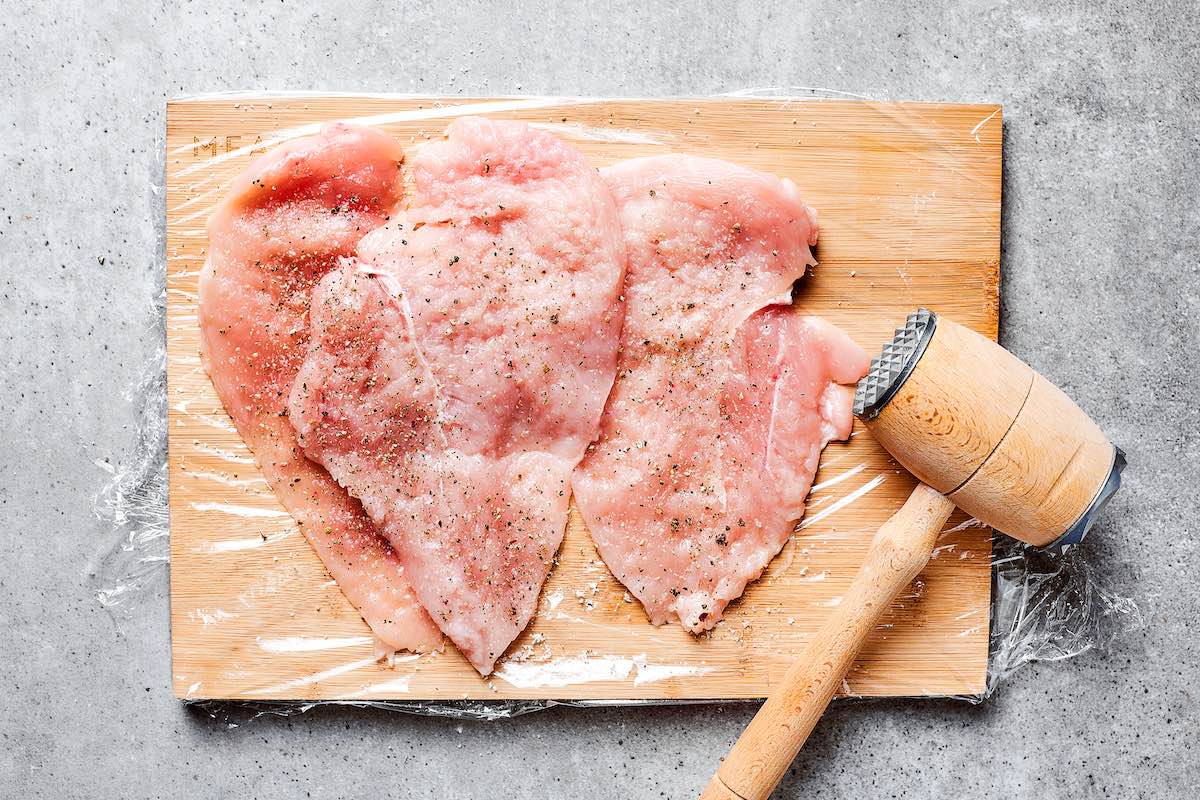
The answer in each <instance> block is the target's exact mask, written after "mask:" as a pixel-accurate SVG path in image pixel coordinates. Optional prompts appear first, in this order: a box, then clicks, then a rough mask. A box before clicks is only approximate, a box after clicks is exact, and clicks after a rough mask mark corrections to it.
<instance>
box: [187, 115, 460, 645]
mask: <svg viewBox="0 0 1200 800" xmlns="http://www.w3.org/2000/svg"><path fill="white" fill-rule="evenodd" d="M402 158H403V153H402V152H401V150H400V148H399V146H398V145H397V144H396V143H395V142H394V141H392V139H390V138H389V137H387V136H385V135H384V134H382V133H379V132H378V131H373V130H370V129H366V128H351V127H346V126H328V127H326V128H324V129H322V130H321V132H320V133H319V134H317V135H315V136H311V137H306V138H303V139H297V140H295V141H293V142H290V143H288V144H285V145H283V146H281V147H278V148H276V149H275V150H272V151H271V152H270V153H268V154H267V155H265V156H263V157H262V158H260V159H258V160H256V161H255V162H254V163H252V164H251V165H250V166H249V167H247V169H246V171H245V173H244V174H242V175H241V176H240V177H239V178H238V179H237V181H236V182H235V183H234V185H233V187H232V189H231V190H230V193H229V195H228V196H227V197H226V199H225V201H224V202H223V203H222V205H221V206H220V208H218V209H217V211H216V212H215V213H214V214H213V216H212V218H211V219H210V220H209V223H208V238H209V256H208V261H207V263H206V264H205V265H204V270H203V272H202V273H201V276H200V311H199V316H200V332H201V353H202V356H203V360H204V365H205V368H206V369H207V370H208V373H209V375H210V376H211V377H212V381H213V384H214V385H215V386H216V389H217V394H218V395H220V397H221V401H222V402H223V403H224V404H225V409H226V411H228V412H229V415H230V417H232V418H233V421H234V424H235V425H236V426H237V429H238V432H239V433H240V434H241V435H242V438H243V439H244V440H245V442H246V444H247V446H249V448H250V449H251V450H252V451H253V452H254V458H255V460H256V461H257V462H258V466H259V468H260V469H261V470H262V473H263V475H264V476H265V477H266V479H267V481H268V482H269V483H270V484H271V487H272V488H273V489H274V490H275V494H276V496H278V498H279V500H280V502H281V503H283V505H284V507H285V508H287V510H288V511H289V512H290V513H291V514H292V516H293V517H295V519H296V522H297V523H299V525H300V528H301V530H303V531H304V535H305V536H306V537H307V538H308V541H309V542H310V543H311V544H312V546H313V549H314V550H316V552H317V555H318V556H320V558H321V561H322V562H324V564H325V567H326V568H327V569H328V570H329V572H330V574H331V575H332V576H333V577H334V579H335V580H336V581H337V583H338V586H340V587H341V589H342V591H343V592H344V593H345V594H346V597H347V598H349V600H350V602H351V603H353V604H354V606H355V608H357V609H358V611H359V613H361V614H362V616H363V619H365V620H366V621H367V624H368V625H370V626H371V629H372V630H373V631H374V632H375V634H376V636H378V637H379V639H381V640H382V641H383V642H384V643H385V644H386V645H388V646H390V647H392V648H396V649H406V650H429V649H433V648H436V647H438V646H439V644H440V642H441V634H440V633H439V631H438V629H437V627H436V626H434V624H433V622H432V620H431V619H430V618H429V617H428V615H426V613H425V612H424V610H423V609H422V608H421V606H420V604H419V603H418V602H417V600H416V598H415V596H414V595H413V593H412V590H411V588H410V587H409V584H408V582H407V581H406V580H405V579H404V569H403V567H402V566H401V565H400V561H399V559H397V557H396V554H395V552H394V551H393V550H392V548H391V546H390V545H389V544H388V542H387V540H386V539H384V538H383V537H382V536H380V534H379V533H378V532H377V531H376V530H375V528H374V526H373V525H372V524H371V521H370V520H369V519H368V518H367V516H366V514H364V513H363V510H362V507H361V506H360V505H359V503H358V501H357V500H355V499H354V498H352V497H350V495H349V494H347V493H346V491H345V490H344V489H342V488H341V487H340V486H338V485H337V483H335V482H334V481H333V479H332V478H330V476H329V474H328V473H327V472H326V471H325V470H324V469H322V468H321V467H320V466H318V465H317V464H314V463H313V462H311V461H309V460H307V459H306V458H305V457H304V455H303V453H302V452H301V451H300V447H299V445H298V443H297V441H296V435H295V432H294V431H293V429H292V427H291V425H290V424H289V423H288V420H287V410H286V409H287V398H288V392H289V391H290V390H291V387H292V382H293V380H294V379H295V377H296V372H297V370H298V369H299V368H300V364H301V362H302V361H303V359H304V354H305V352H306V350H307V345H308V310H309V295H310V293H311V291H312V288H313V286H314V285H315V284H316V283H317V281H319V280H320V279H321V278H322V277H323V276H324V275H325V274H326V273H327V272H329V270H330V269H331V268H333V267H334V266H335V264H336V263H337V260H338V258H339V257H341V256H345V255H348V254H350V253H353V252H354V249H355V246H356V245H357V244H358V240H359V239H360V238H362V236H363V235H364V234H365V233H367V232H368V231H370V230H372V229H374V228H377V227H379V226H380V225H382V224H383V222H384V220H385V219H386V216H385V215H387V214H388V213H389V212H390V210H391V209H392V207H393V206H395V205H396V203H397V202H398V200H399V193H400V191H401V184H400V181H399V177H400V172H399V164H400V161H401V159H402Z"/></svg>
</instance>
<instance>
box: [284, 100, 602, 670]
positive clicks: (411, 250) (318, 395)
mask: <svg viewBox="0 0 1200 800" xmlns="http://www.w3.org/2000/svg"><path fill="white" fill-rule="evenodd" d="M446 133H447V138H446V139H445V140H444V141H438V142H432V143H429V144H425V145H423V146H421V147H419V148H418V149H417V150H416V151H415V152H414V153H413V154H412V156H411V158H410V161H409V163H410V165H411V171H412V178H413V184H414V186H415V189H414V191H413V194H412V196H411V205H410V207H409V208H408V209H407V210H406V211H404V212H402V213H400V214H399V215H397V216H396V217H394V218H393V219H392V221H391V222H390V223H389V224H388V225H386V226H385V227H383V228H381V229H379V230H378V231H376V232H374V233H372V234H370V235H369V236H367V237H366V238H365V239H363V241H362V242H361V243H360V245H359V261H358V262H357V263H353V264H346V265H345V266H344V267H343V268H342V269H340V270H338V271H335V272H334V273H333V274H331V275H330V276H329V277H328V278H326V279H325V280H324V281H323V282H322V284H321V285H320V286H319V287H318V289H317V292H316V293H315V295H314V299H313V307H314V311H313V328H312V330H313V346H312V349H311V351H310V352H309V354H308V357H307V360H306V361H305V364H304V366H303V368H302V369H301V370H300V374H299V376H298V377H297V379H296V382H295V385H294V388H293V391H292V395H291V403H290V409H291V420H292V422H293V424H294V425H295V426H296V429H297V431H298V432H299V434H300V439H301V442H302V443H303V445H304V447H305V451H306V452H307V453H308V455H309V456H310V457H311V458H313V459H315V460H317V461H319V462H320V463H321V464H323V465H325V466H326V467H327V468H328V469H329V471H330V473H331V474H333V475H334V477H335V478H336V479H337V480H338V481H339V482H340V483H341V484H342V485H343V486H345V487H347V488H348V489H349V491H350V492H351V494H353V495H354V496H356V497H358V498H360V499H361V500H362V502H363V505H364V507H365V508H366V509H367V512H368V513H369V514H370V516H371V518H372V519H373V520H374V521H375V522H376V524H377V525H378V526H379V527H380V529H381V530H382V531H384V532H385V533H386V535H387V537H388V539H389V540H390V542H391V543H392V545H393V547H394V548H395V549H396V552H397V553H398V554H399V556H400V559H401V561H402V562H403V564H404V567H405V570H406V574H407V575H408V576H409V578H410V579H411V580H412V583H413V585H414V587H415V589H416V592H417V595H418V596H419V598H420V600H421V602H422V604H423V605H424V606H425V608H426V609H427V610H428V611H429V613H430V614H431V615H432V617H433V618H434V620H435V621H436V622H437V624H438V625H439V626H440V627H441V629H442V630H443V631H444V632H445V633H446V635H447V636H449V638H450V639H451V640H452V641H454V643H455V644H456V645H457V646H458V647H459V649H460V650H461V651H462V653H463V654H464V655H465V656H466V657H467V658H468V659H469V660H470V662H471V663H472V664H473V665H474V666H475V668H476V669H477V670H478V671H479V672H480V673H482V674H487V673H489V672H490V671H491V670H492V667H493V665H494V664H495V661H496V659H497V658H498V657H499V656H500V655H501V654H502V653H503V652H504V651H505V649H506V648H507V647H508V645H509V644H510V643H511V642H512V640H513V639H514V638H515V637H516V636H517V635H518V634H519V633H520V632H521V631H522V630H523V629H524V628H525V626H526V625H527V624H528V622H529V620H530V618H531V617H532V615H533V612H534V610H535V608H536V604H537V599H538V594H539V592H540V590H541V587H542V584H543V582H544V581H545V579H546V576H547V574H548V573H549V570H550V567H551V563H552V560H553V558H554V554H555V552H556V550H557V549H558V546H559V544H560V542H561V540H562V536H563V533H564V530H565V526H566V521H567V509H568V502H569V499H570V498H569V496H570V483H569V480H570V475H571V471H572V470H573V469H574V467H575V465H576V464H577V463H578V462H579V460H580V459H581V458H582V457H583V455H584V450H585V448H586V447H587V445H588V443H589V442H591V441H592V439H593V438H594V437H595V435H596V432H597V429H598V426H599V419H600V414H601V411H602V409H603V407H604V401H605V398H606V396H607V395H608V391H609V388H610V387H611V385H612V380H613V374H614V368H615V362H616V349H617V342H618V338H619V331H620V327H621V318H622V305H621V303H620V301H619V294H620V289H621V281H622V276H623V272H624V266H625V251H624V245H623V239H622V236H621V230H620V227H619V224H618V220H617V212H616V207H615V205H614V203H613V200H612V196H611V194H610V192H609V190H608V188H607V187H606V185H605V184H604V182H603V181H602V180H601V178H600V176H599V175H598V174H597V172H596V170H595V169H593V168H592V167H591V166H590V165H589V164H588V162H587V161H586V160H585V159H584V157H583V156H582V155H581V154H580V153H578V152H577V151H576V150H575V149H574V148H572V147H570V146H568V145H567V144H565V143H564V142H562V141H559V140H558V139H556V138H554V137H553V136H551V135H549V134H547V133H544V132H541V131H538V130H535V129H533V128H531V127H529V126H526V125H524V124H521V123H516V122H504V121H493V120H485V119H474V118H464V119H460V120H457V121H455V122H454V123H452V124H451V125H450V126H449V128H448V129H447V132H446Z"/></svg>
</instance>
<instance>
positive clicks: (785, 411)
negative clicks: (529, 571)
mask: <svg viewBox="0 0 1200 800" xmlns="http://www.w3.org/2000/svg"><path fill="white" fill-rule="evenodd" d="M604 177H605V179H606V180H607V182H608V184H609V186H610V187H611V189H612V191H613V195H614V197H615V198H616V201H617V205H618V208H619V210H620V215H621V223H622V225H623V228H624V234H625V242H626V247H627V249H628V253H629V266H628V273H627V277H626V281H625V287H624V295H625V298H626V316H625V325H624V330H623V332H622V336H621V354H620V358H619V361H618V364H617V380H616V384H615V385H614V387H613V390H612V394H611V396H610V397H609V399H608V405H607V408H606V410H605V413H604V417H603V419H602V423H601V426H602V427H601V433H600V436H599V438H598V440H597V442H596V443H595V444H594V445H593V447H592V448H590V449H589V453H588V456H587V458H586V459H585V460H584V461H583V463H582V464H581V465H580V466H579V468H578V469H577V471H576V474H575V477H574V489H575V498H576V503H577V504H578V505H579V509H580V511H581V512H582V514H583V517H584V520H585V521H586V523H587V525H588V529H589V530H590V532H591V534H592V537H593V539H594V540H595V542H596V544H597V546H598V548H599V551H600V554H601V556H602V557H603V559H604V561H605V562H606V563H607V564H608V566H609V568H610V569H612V571H613V572H614V573H615V575H616V576H617V578H619V579H620V580H621V582H622V583H624V584H625V586H626V587H628V589H629V590H630V592H632V593H633V594H634V595H635V596H636V597H637V598H638V599H639V600H640V601H641V602H642V604H643V606H644V607H645V609H646V612H647V614H648V615H649V617H650V620H651V621H652V622H654V623H655V624H663V623H665V622H668V621H670V620H672V619H678V620H680V621H681V623H682V624H683V626H684V627H685V628H687V629H689V630H691V631H693V632H700V631H704V630H707V629H709V628H712V627H713V626H714V625H715V624H716V623H717V622H718V621H719V620H720V619H721V617H722V614H723V612H724V609H725V606H726V605H727V604H728V603H729V602H730V601H732V600H733V599H735V598H737V597H739V596H740V595H741V594H742V592H743V591H744V589H745V586H746V584H747V582H749V581H751V580H753V579H755V578H756V577H758V575H759V574H760V573H761V572H762V570H763V568H764V567H765V566H766V565H767V564H768V563H769V562H770V560H771V559H772V558H774V556H775V555H776V554H777V553H778V552H779V550H780V548H782V547H783V545H784V544H785V543H786V541H787V539H788V537H789V536H790V535H791V533H792V530H793V525H794V522H795V520H797V519H798V518H799V517H800V516H801V515H802V514H803V510H804V499H805V496H806V495H807V494H808V490H809V487H810V485H811V483H812V479H813V476H814V475H815V473H816V470H817V465H818V461H819V458H820V454H821V450H822V448H823V447H824V446H825V445H826V444H827V443H828V442H829V441H830V440H831V439H833V438H845V437H846V436H848V435H849V433H850V429H851V424H852V417H851V412H850V407H851V399H852V398H851V394H852V390H851V389H850V387H849V386H847V385H846V384H852V383H853V382H855V381H857V379H858V378H859V377H861V376H862V375H863V374H864V373H865V372H866V369H867V365H868V362H867V356H866V354H865V353H863V351H862V350H861V349H860V348H859V347H858V346H857V345H855V344H854V343H853V342H852V341H851V340H850V339H849V338H848V337H847V336H846V335H845V334H844V333H842V332H841V331H840V330H838V329H836V328H834V327H833V326H831V325H829V324H828V323H825V322H823V321H821V320H819V319H816V318H814V317H804V316H801V315H799V314H797V313H795V312H794V311H793V310H792V309H791V308H789V307H787V306H784V305H771V304H772V303H773V302H776V301H779V302H783V303H789V302H790V299H789V294H790V288H791V286H792V283H793V282H794V281H795V280H796V279H797V278H799V277H800V276H801V275H803V273H804V271H805V269H806V267H808V266H809V265H811V264H813V263H815V262H814V261H813V258H812V254H811V252H810V246H811V245H813V244H815V243H816V240H817V225H816V218H815V214H814V213H813V212H812V211H811V210H810V209H809V208H808V207H807V206H805V205H804V203H803V202H801V200H800V197H799V194H798V191H797V189H796V187H795V185H794V184H792V183H791V182H790V181H785V180H780V179H778V178H776V177H774V176H771V175H766V174H762V173H757V172H753V171H751V170H747V169H743V168H741V167H738V166H735V165H733V164H729V163H727V162H723V161H716V160H712V159H703V158H696V157H690V156H683V155H673V156H661V157H651V158H644V159H636V160H633V161H626V162H623V163H619V164H617V165H615V166H613V167H610V168H608V169H606V170H604Z"/></svg>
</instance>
